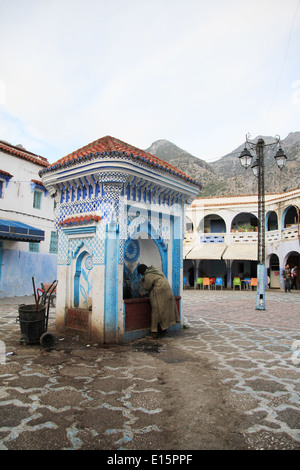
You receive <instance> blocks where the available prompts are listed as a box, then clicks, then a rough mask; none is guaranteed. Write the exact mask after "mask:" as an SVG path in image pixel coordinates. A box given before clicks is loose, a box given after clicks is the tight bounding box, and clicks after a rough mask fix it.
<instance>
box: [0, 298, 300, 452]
mask: <svg viewBox="0 0 300 470" xmlns="http://www.w3.org/2000/svg"><path fill="white" fill-rule="evenodd" d="M19 300H20V299H16V298H15V299H2V300H1V301H0V340H1V341H2V343H0V344H1V345H2V350H1V351H2V353H1V361H0V449H9V450H13V449H18V450H21V449H50V450H55V449H83V450H84V449H95V450H96V449H107V450H121V449H125V450H144V449H145V450H177V449H187V450H188V449H190V450H198V449H199V450H202V449H298V450H299V449H300V407H299V404H300V357H298V348H299V349H300V346H299V347H298V344H299V345H300V293H299V292H294V293H292V294H285V293H284V292H267V294H266V310H265V311H256V310H255V292H245V291H242V292H240V291H236V292H233V291H217V292H214V291H208V292H206V291H194V290H186V291H184V293H183V300H182V302H183V309H184V313H183V321H182V323H183V325H184V327H183V328H182V329H181V330H180V332H178V333H176V334H175V333H174V334H169V335H168V334H167V335H166V336H165V337H163V338H162V339H159V340H150V339H148V338H143V339H141V340H138V341H135V342H132V343H129V344H125V345H118V346H106V347H104V346H102V347H99V346H98V345H96V344H89V343H86V342H82V341H80V340H79V339H78V337H69V338H64V337H61V336H59V335H56V341H55V345H54V347H53V348H51V349H50V350H46V349H43V348H42V347H41V346H40V345H33V346H32V345H31V346H29V345H25V344H21V343H20V342H19V337H20V331H19V325H18V324H16V316H17V310H18V303H23V300H24V299H22V301H19ZM25 300H26V299H25ZM24 303H28V304H30V303H31V302H30V299H27V301H25V302H24ZM53 319H54V311H53V310H50V325H49V331H52V332H53V333H54V334H55V328H54V322H53ZM297 341H299V343H297Z"/></svg>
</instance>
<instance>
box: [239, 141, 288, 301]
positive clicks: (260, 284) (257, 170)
mask: <svg viewBox="0 0 300 470" xmlns="http://www.w3.org/2000/svg"><path fill="white" fill-rule="evenodd" d="M275 139H276V142H273V143H271V144H265V142H264V140H263V139H258V141H257V143H254V142H251V141H250V140H249V139H248V135H247V136H246V143H245V148H244V150H243V151H242V152H241V155H240V156H239V159H240V162H241V164H242V166H243V167H244V168H246V169H247V168H249V166H251V169H252V171H253V174H254V175H255V176H256V177H257V178H258V244H257V294H256V310H265V286H266V270H265V174H264V172H265V164H264V149H265V147H266V146H273V147H275V146H276V145H279V149H278V151H277V153H276V155H275V157H274V158H275V160H276V163H277V166H278V168H279V169H280V170H282V169H283V168H284V167H285V163H286V155H285V154H284V152H283V150H282V148H281V144H280V138H279V136H276V137H275ZM247 145H248V147H249V148H250V149H251V150H253V149H255V151H256V159H255V161H254V162H253V163H252V165H251V162H252V159H253V157H252V155H251V153H250V152H249V150H248V149H247Z"/></svg>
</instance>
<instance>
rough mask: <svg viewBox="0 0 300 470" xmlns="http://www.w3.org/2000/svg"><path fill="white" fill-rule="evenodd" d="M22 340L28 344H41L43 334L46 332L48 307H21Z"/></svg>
mask: <svg viewBox="0 0 300 470" xmlns="http://www.w3.org/2000/svg"><path fill="white" fill-rule="evenodd" d="M17 322H19V323H20V330H21V335H22V337H21V340H23V341H25V343H26V344H34V343H39V342H40V338H41V336H42V334H43V333H44V332H45V331H46V306H45V305H39V306H38V308H37V306H36V305H24V304H22V305H19V316H18V317H17Z"/></svg>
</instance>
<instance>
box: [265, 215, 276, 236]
mask: <svg viewBox="0 0 300 470" xmlns="http://www.w3.org/2000/svg"><path fill="white" fill-rule="evenodd" d="M266 229H267V231H268V232H271V231H272V230H278V216H277V213H276V212H275V211H269V212H268V213H267V215H266Z"/></svg>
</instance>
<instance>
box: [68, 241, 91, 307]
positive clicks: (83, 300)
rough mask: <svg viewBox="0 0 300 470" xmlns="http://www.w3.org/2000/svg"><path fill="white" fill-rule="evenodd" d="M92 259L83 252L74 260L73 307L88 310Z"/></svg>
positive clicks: (86, 252) (88, 254)
mask: <svg viewBox="0 0 300 470" xmlns="http://www.w3.org/2000/svg"><path fill="white" fill-rule="evenodd" d="M92 269H93V263H92V257H91V255H90V253H89V252H88V251H86V250H83V251H82V252H81V253H80V254H79V255H78V256H77V258H76V263H75V274H74V299H73V302H74V307H81V308H86V309H87V308H89V307H90V306H91V305H90V299H91V298H92V275H91V271H92Z"/></svg>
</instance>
